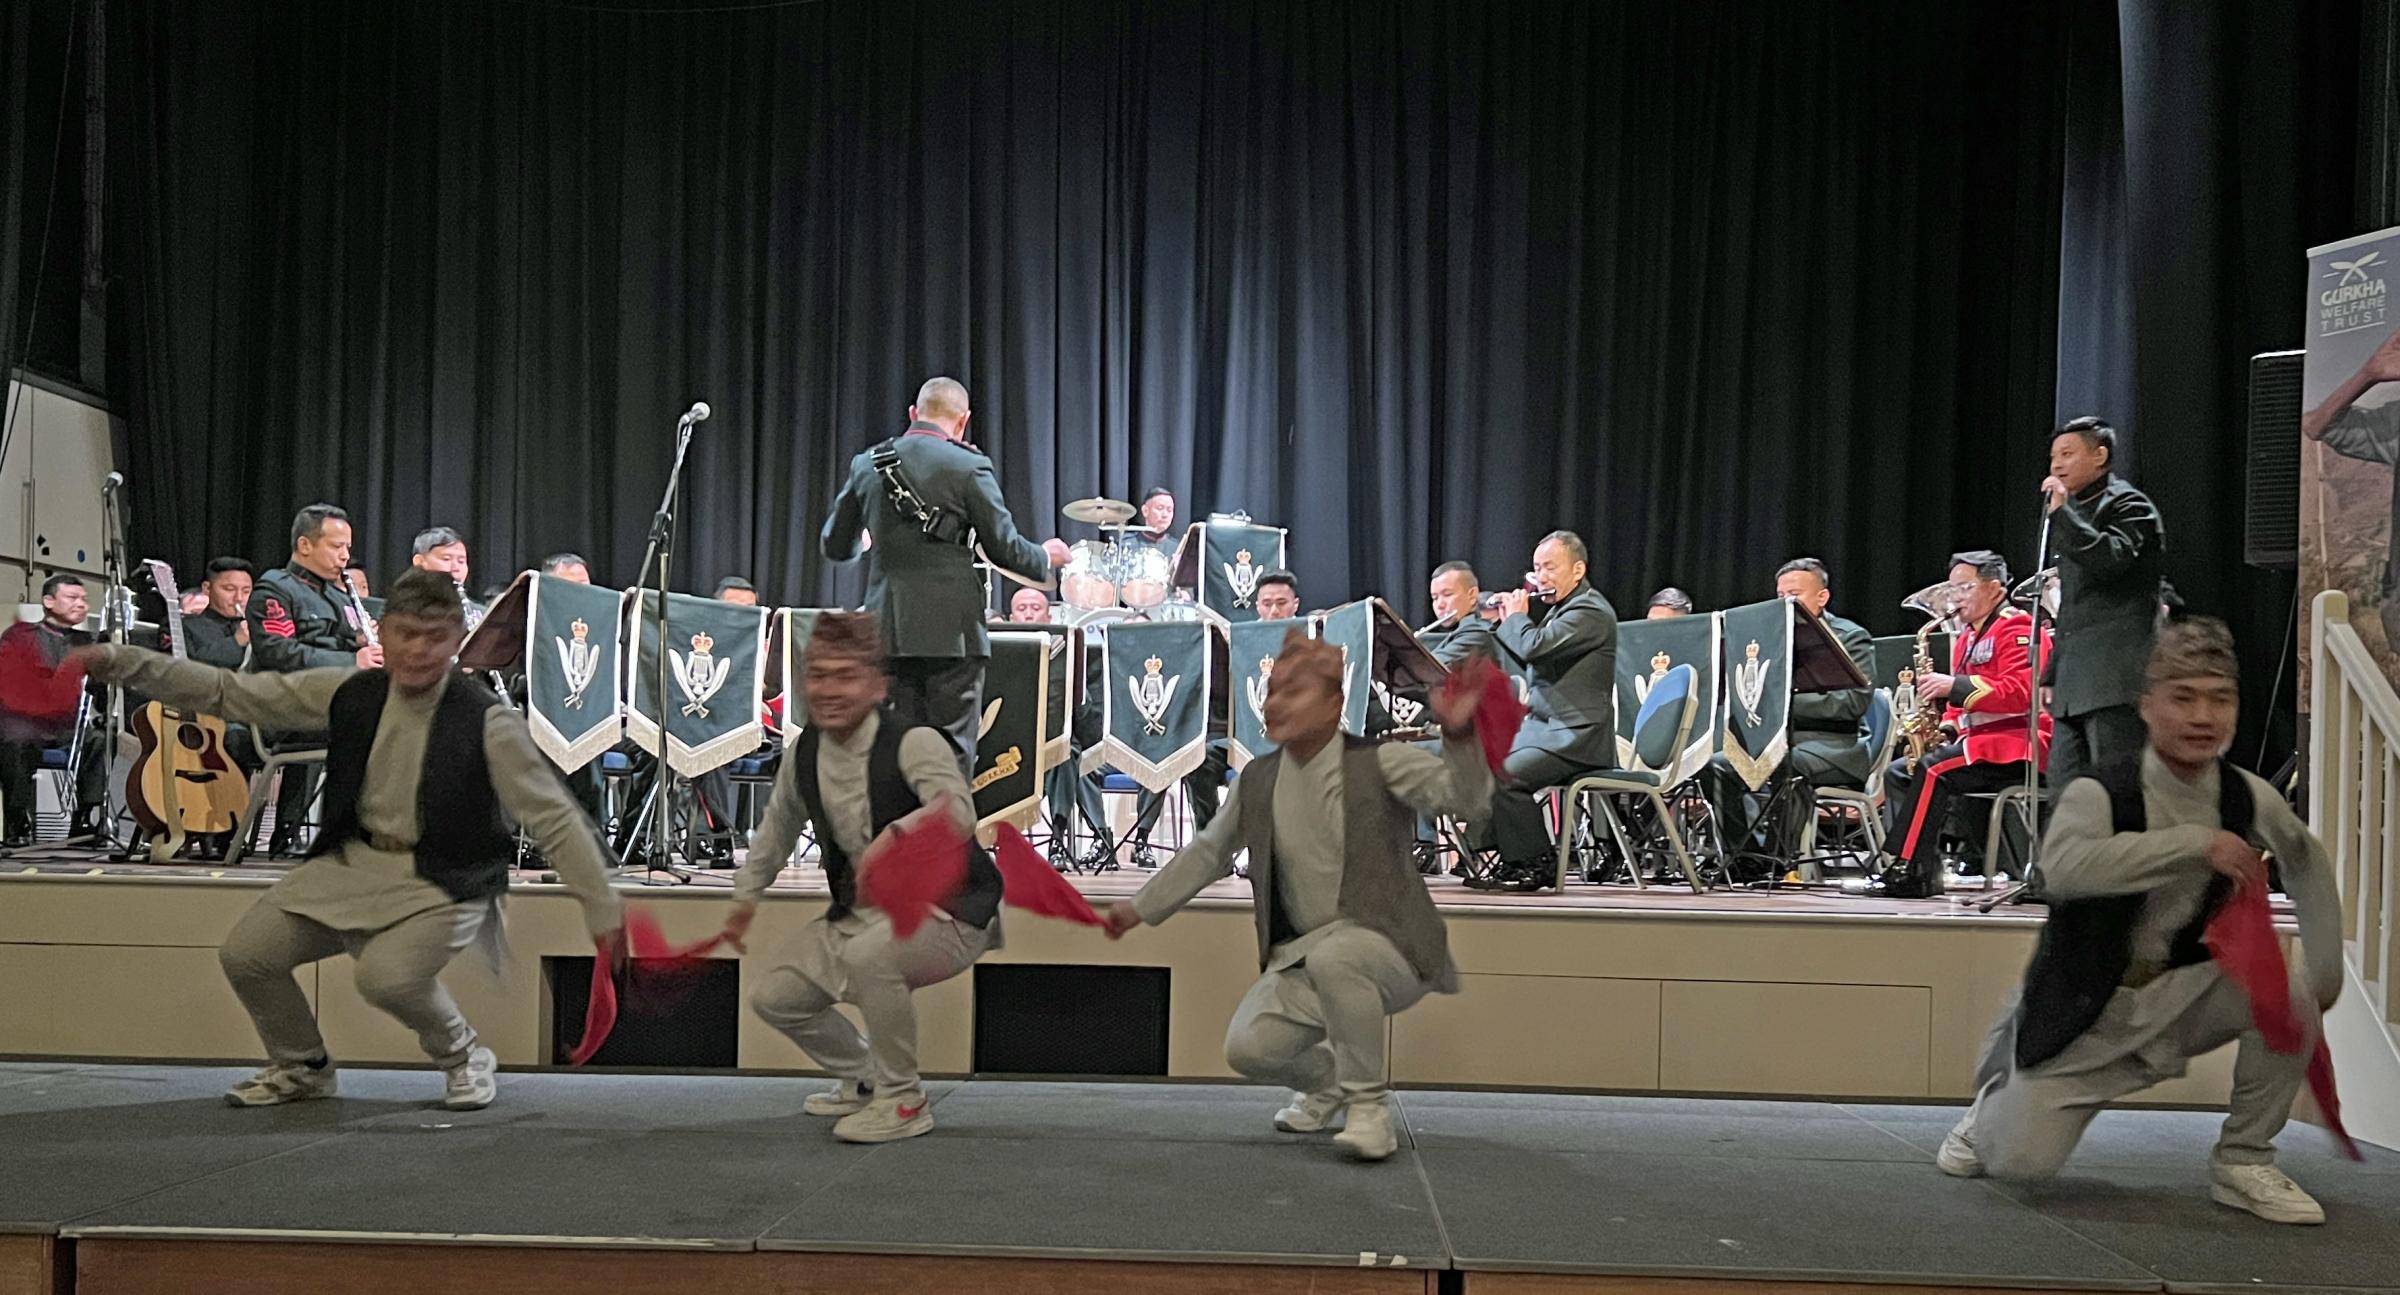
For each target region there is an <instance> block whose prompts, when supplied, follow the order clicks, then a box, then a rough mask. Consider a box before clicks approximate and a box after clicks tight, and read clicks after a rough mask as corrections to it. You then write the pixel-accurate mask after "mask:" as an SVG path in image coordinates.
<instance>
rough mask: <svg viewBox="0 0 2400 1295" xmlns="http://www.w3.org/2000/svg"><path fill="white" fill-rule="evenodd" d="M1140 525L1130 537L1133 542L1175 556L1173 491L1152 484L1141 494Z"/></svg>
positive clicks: (1153, 550)
mask: <svg viewBox="0 0 2400 1295" xmlns="http://www.w3.org/2000/svg"><path fill="white" fill-rule="evenodd" d="M1141 520H1142V527H1141V529H1140V530H1137V531H1135V532H1134V533H1133V534H1132V536H1131V539H1132V540H1133V542H1134V543H1136V544H1139V545H1141V546H1142V547H1144V548H1146V549H1149V550H1151V551H1152V552H1155V553H1157V554H1159V555H1160V556H1161V557H1167V558H1172V557H1174V556H1175V545H1176V536H1175V533H1174V531H1175V492H1174V491H1172V490H1169V489H1167V488H1166V487H1165V486H1152V487H1150V489H1149V490H1147V491H1145V492H1144V493H1143V495H1142V511H1141Z"/></svg>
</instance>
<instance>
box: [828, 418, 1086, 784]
mask: <svg viewBox="0 0 2400 1295" xmlns="http://www.w3.org/2000/svg"><path fill="white" fill-rule="evenodd" d="M971 413H972V411H970V410H969V409H968V407H967V389H966V388H965V387H964V386H962V385H960V384H959V383H958V381H957V380H956V379H953V378H929V379H927V380H926V382H925V385H924V386H922V387H919V388H918V389H917V402H916V403H915V404H913V405H910V406H909V407H908V418H909V422H908V430H907V431H906V432H904V433H902V434H901V435H900V436H898V437H895V438H892V439H890V440H886V441H883V442H881V443H879V444H877V445H875V446H873V447H871V448H869V449H867V450H866V451H864V452H862V453H861V454H859V456H858V457H857V458H855V459H852V460H851V461H850V479H849V480H848V482H846V483H845V484H844V485H843V486H842V492H841V494H840V495H838V496H836V497H835V499H834V501H833V512H832V515H831V516H829V517H827V518H826V520H825V533H824V536H823V539H822V544H823V547H824V550H825V556H826V557H827V558H830V559H832V560H833V561H835V562H848V561H851V560H852V559H854V558H856V557H857V556H858V554H859V535H860V532H862V531H864V532H866V533H867V534H868V535H869V536H871V537H872V539H873V546H872V548H871V550H870V551H869V552H868V554H867V603H866V609H867V610H868V611H870V612H873V613H874V614H875V618H876V620H877V621H878V622H879V623H880V625H881V629H882V642H883V643H884V644H886V645H887V649H888V651H889V654H890V672H891V706H892V709H893V711H894V712H895V713H896V714H897V716H898V717H899V719H900V720H901V721H902V722H904V723H909V724H929V725H932V726H933V727H935V728H938V729H941V730H942V731H943V732H945V733H947V734H948V735H949V737H950V741H951V744H952V745H953V746H955V747H956V748H957V749H958V759H959V764H960V765H961V766H962V767H965V768H967V770H968V775H969V777H970V778H971V777H972V776H973V768H972V764H973V761H974V759H975V741H976V737H977V734H976V721H977V717H978V716H979V715H980V714H981V713H982V711H983V673H984V667H985V665H986V664H987V663H988V662H989V661H990V659H991V653H992V646H991V639H990V638H989V637H988V636H987V635H986V634H985V632H984V589H983V580H982V577H981V575H980V574H979V573H978V572H977V571H976V569H975V555H976V552H977V550H979V549H980V550H981V551H982V553H983V555H984V557H985V559H986V560H987V561H989V562H991V564H992V565H994V566H996V567H998V568H999V569H1001V570H1003V571H1007V572H1011V573H1013V574H1015V575H1018V576H1022V577H1024V578H1025V579H1027V580H1032V581H1037V582H1044V583H1046V582H1048V580H1049V579H1050V569H1051V568H1052V567H1060V566H1065V565H1066V563H1067V546H1066V545H1065V544H1064V543H1062V542H1060V541H1059V540H1056V539H1052V540H1046V541H1044V542H1042V543H1039V544H1036V543H1035V542H1033V541H1032V540H1029V539H1027V538H1025V536H1024V535H1022V534H1020V533H1019V532H1018V530H1017V524H1016V521H1015V519H1013V518H1011V517H1010V516H1009V513H1008V505H1007V504H1005V503H1003V502H1001V499H1000V481H999V478H998V477H997V476H995V475H994V474H993V472H992V462H991V460H990V459H987V458H985V457H984V456H983V454H982V452H980V451H978V450H976V449H975V448H974V447H972V446H970V445H968V444H967V443H966V442H967V420H968V418H969V417H970V416H971Z"/></svg>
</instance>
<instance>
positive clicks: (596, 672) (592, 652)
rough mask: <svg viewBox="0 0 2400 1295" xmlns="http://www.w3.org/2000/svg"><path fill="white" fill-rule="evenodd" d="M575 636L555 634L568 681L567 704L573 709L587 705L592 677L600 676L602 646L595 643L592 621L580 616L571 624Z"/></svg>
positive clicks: (560, 664) (561, 667) (562, 672)
mask: <svg viewBox="0 0 2400 1295" xmlns="http://www.w3.org/2000/svg"><path fill="white" fill-rule="evenodd" d="M567 633H568V634H569V635H571V636H572V637H573V639H574V641H573V642H569V641H567V639H566V638H564V637H560V636H557V635H553V636H552V637H551V639H550V641H551V643H553V644H555V645H556V646H557V648H558V669H559V673H560V675H562V676H563V677H564V678H565V679H566V681H567V696H566V700H565V704H566V706H567V708H568V709H569V710H581V709H583V698H584V694H586V693H588V692H590V691H591V689H592V680H594V679H597V678H599V677H600V649H599V648H597V647H594V646H593V645H592V627H591V623H590V622H588V621H586V620H584V619H583V618H582V617H580V616H578V617H576V618H575V623H574V624H572V625H569V626H568V627H567Z"/></svg>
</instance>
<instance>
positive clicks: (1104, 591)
mask: <svg viewBox="0 0 2400 1295" xmlns="http://www.w3.org/2000/svg"><path fill="white" fill-rule="evenodd" d="M1139 512H1140V510H1139V509H1136V508H1135V507H1134V506H1133V505H1132V504H1129V503H1126V502H1125V501H1124V500H1122V499H1101V498H1092V499H1078V500H1076V501H1074V502H1073V503H1070V504H1068V505H1067V506H1066V507H1064V508H1061V509H1059V514H1060V515H1061V516H1063V517H1065V518H1066V519H1067V520H1068V521H1071V522H1081V523H1083V524H1084V525H1086V526H1095V527H1098V528H1099V530H1100V532H1101V534H1102V535H1103V536H1104V537H1105V538H1102V539H1097V540H1081V541H1078V542H1077V543H1075V544H1074V545H1072V546H1071V553H1072V556H1071V557H1070V558H1069V560H1068V562H1067V565H1066V567H1065V569H1064V570H1062V571H1061V572H1060V573H1059V598H1060V601H1062V602H1064V603H1065V604H1066V610H1067V615H1068V617H1069V618H1070V619H1071V620H1072V621H1074V622H1077V623H1081V622H1084V621H1091V620H1122V619H1126V618H1128V617H1132V616H1147V617H1151V618H1154V619H1157V620H1197V619H1198V618H1199V615H1200V609H1199V608H1198V607H1197V606H1196V605H1194V604H1193V603H1192V602H1191V600H1190V597H1189V595H1187V594H1181V593H1178V592H1177V591H1176V589H1175V588H1174V572H1173V570H1172V567H1171V564H1170V563H1169V562H1168V560H1167V555H1166V554H1164V553H1161V552H1159V551H1158V550H1157V549H1155V548H1152V547H1151V546H1149V545H1147V544H1143V543H1141V542H1140V541H1138V540H1136V539H1135V538H1134V534H1135V532H1137V531H1138V530H1140V529H1141V528H1140V527H1138V526H1135V525H1133V524H1132V523H1133V519H1134V518H1135V517H1136V516H1137V515H1138V514H1139Z"/></svg>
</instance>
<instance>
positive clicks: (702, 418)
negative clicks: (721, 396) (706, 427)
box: [677, 400, 708, 427]
mask: <svg viewBox="0 0 2400 1295" xmlns="http://www.w3.org/2000/svg"><path fill="white" fill-rule="evenodd" d="M677 421H679V422H681V423H682V424H683V425H684V426H686V427H689V426H691V425H692V424H693V423H705V422H707V421H708V402H707V401H705V400H699V401H694V402H693V403H692V407H691V408H690V409H687V410H685V411H684V414H683V417H682V418H681V419H679V420H677Z"/></svg>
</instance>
